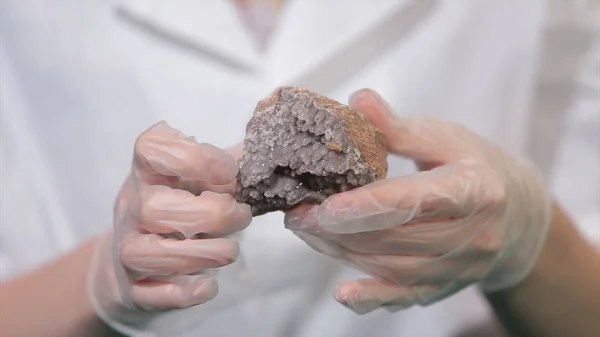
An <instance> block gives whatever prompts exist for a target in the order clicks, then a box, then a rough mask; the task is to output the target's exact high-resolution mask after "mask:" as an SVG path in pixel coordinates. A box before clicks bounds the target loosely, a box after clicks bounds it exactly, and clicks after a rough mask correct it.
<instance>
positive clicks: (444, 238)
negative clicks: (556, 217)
mask: <svg viewBox="0 0 600 337" xmlns="http://www.w3.org/2000/svg"><path fill="white" fill-rule="evenodd" d="M351 105H353V106H354V107H355V108H356V109H358V110H359V111H362V112H363V113H364V114H365V115H367V116H368V117H369V119H370V120H371V122H372V123H373V124H374V125H375V126H377V127H378V128H379V129H380V130H382V132H384V133H385V135H386V136H387V147H388V151H389V152H390V153H393V154H395V155H399V156H403V157H407V158H411V159H413V160H414V161H415V162H416V164H417V166H418V168H419V170H420V172H418V173H415V174H412V175H408V176H400V177H393V178H389V179H385V180H382V181H378V182H376V183H373V184H370V185H367V186H364V187H362V188H358V189H355V190H352V191H348V192H344V193H340V194H337V195H333V196H331V197H330V198H329V199H327V200H326V201H325V202H324V203H322V204H321V205H320V206H307V205H303V206H301V207H298V208H296V209H294V210H292V211H290V212H288V213H287V214H286V219H285V222H286V227H287V228H288V229H290V230H292V231H294V232H295V234H296V235H297V236H298V237H300V238H301V239H302V240H304V241H305V242H306V243H307V244H308V245H309V246H310V247H312V248H313V249H315V250H317V251H319V252H321V253H324V254H326V255H329V256H331V257H334V258H336V259H339V260H341V261H342V262H344V263H346V264H348V265H350V266H352V267H354V268H357V269H359V270H362V271H364V272H366V273H367V274H369V275H371V276H373V277H374V278H373V279H363V280H355V281H351V282H345V283H342V284H341V285H339V286H338V288H337V289H336V291H335V294H334V297H335V298H336V300H337V301H339V302H340V303H342V304H344V305H346V306H347V307H349V308H350V309H352V310H354V311H355V312H357V313H367V312H369V311H372V310H374V309H376V308H379V307H385V308H387V309H388V310H389V311H394V310H399V309H403V308H408V307H410V306H412V305H415V304H418V305H428V304H431V303H433V302H435V301H438V300H440V299H443V298H445V297H447V296H450V295H452V294H454V293H456V292H457V291H459V290H461V289H463V288H464V287H466V286H468V285H471V284H474V283H479V285H480V286H481V287H482V288H483V289H484V290H485V291H494V290H498V289H502V288H507V287H511V286H513V285H515V284H517V283H519V282H520V281H522V280H523V279H524V278H525V277H526V276H527V275H528V273H529V272H530V270H531V268H532V266H533V264H534V262H535V261H536V258H537V256H538V254H539V252H540V250H541V248H542V246H543V244H544V241H545V237H546V232H547V229H548V227H549V224H550V221H551V199H550V197H549V196H548V194H547V192H546V190H545V188H544V182H543V180H542V178H541V176H540V174H539V173H538V170H537V169H536V168H535V167H534V166H533V165H531V164H530V163H528V162H527V161H525V160H522V159H519V158H515V157H512V156H510V155H508V154H506V153H504V152H503V151H502V150H501V149H500V148H498V147H497V146H495V145H493V144H490V143H489V142H487V141H486V140H484V139H482V138H480V137H479V136H477V135H475V134H474V133H472V132H469V131H468V130H466V129H465V128H463V127H461V126H459V125H454V124H450V123H447V122H442V121H439V120H431V119H413V118H399V117H395V116H394V115H393V113H392V111H391V109H390V108H389V106H388V105H387V104H386V103H385V102H384V101H383V100H382V99H381V98H380V97H379V96H378V95H377V94H376V93H374V92H373V91H369V90H364V91H360V92H358V93H357V94H355V95H353V97H352V98H351Z"/></svg>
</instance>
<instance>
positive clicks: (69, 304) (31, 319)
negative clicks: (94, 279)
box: [0, 241, 121, 337]
mask: <svg viewBox="0 0 600 337" xmlns="http://www.w3.org/2000/svg"><path fill="white" fill-rule="evenodd" d="M94 243H95V242H94V241H90V242H88V243H85V244H84V245H82V246H81V247H79V248H77V249H76V250H74V251H72V252H71V253H69V254H67V255H65V256H63V257H62V258H60V259H58V260H56V261H54V262H53V263H50V264H48V265H46V266H44V267H42V268H40V269H38V270H35V271H33V272H31V273H28V274H25V275H23V276H21V277H18V278H16V279H14V280H11V281H10V282H8V283H6V284H2V285H1V286H0V327H2V328H1V329H0V330H1V332H2V333H1V335H2V337H39V336H48V337H75V336H89V337H100V336H103V337H108V336H121V335H120V334H117V333H115V332H112V331H111V329H110V328H109V327H108V326H106V325H105V324H103V323H102V321H101V320H100V319H99V318H98V317H97V316H96V314H95V313H94V309H93V308H92V305H91V303H90V302H89V301H88V297H87V293H86V274H87V266H88V265H89V264H90V261H91V257H92V254H93V251H94Z"/></svg>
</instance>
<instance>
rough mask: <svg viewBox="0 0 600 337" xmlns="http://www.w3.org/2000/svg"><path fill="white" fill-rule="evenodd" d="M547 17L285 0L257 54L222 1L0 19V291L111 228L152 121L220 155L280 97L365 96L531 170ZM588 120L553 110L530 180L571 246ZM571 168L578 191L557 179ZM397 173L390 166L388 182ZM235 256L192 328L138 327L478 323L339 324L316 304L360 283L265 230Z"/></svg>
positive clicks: (539, 10) (465, 7)
mask: <svg viewBox="0 0 600 337" xmlns="http://www.w3.org/2000/svg"><path fill="white" fill-rule="evenodd" d="M546 5H547V4H546V1H544V0H530V1H522V0H502V1H498V0H480V1H473V0H452V1H450V0H448V1H442V0H419V1H408V0H406V1H398V0H377V1H363V0H327V1H323V0H294V1H291V0H290V1H289V3H288V4H287V5H286V9H285V12H284V13H283V17H282V19H281V20H282V21H281V24H280V25H279V29H278V30H277V32H276V34H275V35H274V37H273V40H272V44H271V47H270V48H269V49H268V50H267V51H265V52H264V53H259V52H257V51H256V50H255V49H254V47H253V45H252V44H251V41H252V40H251V39H249V37H248V36H247V33H246V32H245V31H244V28H243V27H242V26H241V24H240V21H239V20H238V18H237V16H236V13H235V10H234V8H233V4H232V3H231V2H230V1H222V0H212V1H198V0H197V1H193V0H173V1H152V0H140V1H134V0H113V1H100V0H96V1H92V0H89V1H77V0H64V1H50V0H38V1H34V0H12V1H10V0H9V1H4V2H2V3H1V4H0V23H1V25H2V27H1V28H2V29H1V34H2V36H1V43H2V50H1V52H2V53H1V57H2V59H1V62H0V64H1V67H2V69H1V74H2V76H0V78H1V80H2V83H1V90H2V114H1V116H2V120H1V123H2V143H1V144H2V148H1V152H0V154H1V155H2V167H1V168H2V171H1V173H2V175H1V178H2V180H1V187H2V189H1V192H2V196H1V200H0V201H1V206H2V208H1V216H2V219H1V223H0V225H1V226H2V228H1V231H0V259H1V260H0V263H1V267H2V269H1V274H2V277H3V279H9V278H11V277H13V276H15V275H18V274H20V273H22V272H25V271H28V270H31V269H33V268H36V267H38V266H40V265H41V264H42V263H45V262H47V261H49V260H51V259H54V258H56V257H58V256H59V255H61V254H63V253H65V252H67V251H69V250H70V249H72V248H73V247H75V246H76V245H77V244H80V243H82V242H83V241H85V240H86V239H89V238H90V237H92V236H94V235H97V234H100V233H102V232H104V231H105V230H107V229H108V228H109V227H110V226H111V207H112V202H113V199H114V196H115V195H116V193H117V190H118V188H119V186H120V184H121V183H122V181H123V179H124V177H125V176H126V174H127V170H128V167H129V164H130V156H131V149H132V144H133V142H134V139H135V137H136V136H137V135H138V134H139V133H140V132H141V131H143V130H144V129H145V128H147V127H148V126H150V125H151V124H153V123H155V122H156V121H158V120H167V121H168V122H169V123H170V124H171V125H173V126H174V127H176V128H179V129H181V130H182V131H183V132H185V133H186V134H188V135H194V136H196V138H197V139H198V140H199V141H201V142H210V143H213V144H215V145H217V146H222V147H224V146H229V145H232V144H234V143H237V142H239V141H240V140H241V139H242V137H243V133H244V126H245V123H246V122H247V121H248V119H249V118H250V116H251V114H252V111H253V108H254V105H255V104H256V102H257V100H258V99H260V98H261V97H263V96H264V95H266V94H268V93H269V92H271V91H272V90H273V88H275V87H276V86H279V85H284V84H285V85H300V86H304V87H307V88H309V89H313V90H316V91H318V92H320V93H322V94H325V95H328V96H330V97H333V98H335V99H338V100H340V101H342V102H345V101H346V100H347V97H348V96H349V95H350V94H351V93H352V92H354V91H355V90H357V89H360V88H363V87H370V88H373V89H375V90H377V91H378V92H380V93H381V94H382V95H383V96H384V97H386V98H387V99H388V100H389V101H390V103H391V104H392V106H393V107H394V108H395V109H396V110H397V111H398V112H399V113H410V114H417V115H428V116H433V117H440V118H444V119H448V120H453V121H457V122H460V123H463V124H465V125H466V126H467V127H469V128H470V129H472V130H474V131H476V132H478V133H480V134H483V135H484V136H486V137H487V138H488V139H490V140H492V141H495V142H498V143H501V144H502V145H503V146H505V147H506V148H508V149H509V150H510V151H513V152H515V153H519V154H527V153H530V152H532V151H531V149H530V147H531V144H532V142H531V140H530V139H529V135H530V134H531V133H532V132H533V131H532V129H533V128H534V127H535V126H536V125H538V124H539V122H538V121H539V119H540V118H542V119H544V118H545V116H543V115H539V113H540V112H539V111H537V110H536V107H537V106H539V104H536V103H535V102H536V97H541V94H540V93H539V92H540V90H539V88H541V87H543V86H542V85H540V82H539V79H540V78H541V77H540V76H537V75H536V70H537V69H538V62H539V59H540V54H542V51H543V50H544V48H543V47H544V44H543V42H544V36H546V35H548V34H546V33H548V31H547V30H545V27H547V21H548V20H547V15H546V14H547V13H548V12H547V6H546ZM578 32H579V31H578ZM583 35H585V34H583ZM586 46H587V45H586ZM586 48H587V47H586ZM559 49H560V48H559ZM594 71H595V72H596V73H594ZM572 72H573V73H574V71H572ZM592 73H593V74H595V75H597V69H595V70H593V72H592ZM561 76H563V75H561ZM565 76H566V75H564V76H563V77H565ZM563 77H560V76H559V77H558V79H557V78H556V77H555V78H553V79H552V80H554V81H558V82H560V83H562V84H564V83H563V82H564V81H563ZM565 78H566V77H565ZM591 80H592V81H597V77H592V79H591ZM561 81H563V82H561ZM550 82H551V81H550ZM560 83H559V84H560ZM565 83H566V82H565ZM588 87H590V88H592V89H594V90H597V89H598V84H597V83H595V82H593V83H591V84H589V85H588ZM587 90H588V91H589V90H590V89H589V88H588V89H587ZM597 92H598V91H595V92H592V93H589V94H588V95H591V97H594V95H597ZM554 96H556V95H554ZM595 103H597V102H592V103H589V105H590V106H591V108H590V106H588V107H587V108H585V107H583V108H581V107H580V108H579V110H580V112H578V110H577V109H570V110H569V111H570V112H569V114H571V115H572V116H571V117H573V118H571V119H570V122H568V123H566V125H568V127H567V128H565V132H563V134H564V135H566V136H570V137H571V138H570V139H572V140H571V141H572V142H575V143H574V144H571V146H570V147H564V146H567V145H568V141H567V142H562V143H560V146H558V145H557V146H553V149H552V150H551V151H550V152H551V153H553V155H552V156H551V158H560V159H562V160H563V162H562V163H565V162H566V163H567V165H566V166H565V165H564V164H560V163H559V164H558V165H550V164H553V161H551V163H550V164H549V165H547V167H545V169H546V172H547V174H548V176H549V177H552V179H553V181H556V182H557V183H555V186H557V187H556V188H555V190H557V191H559V192H560V193H559V195H558V197H559V198H560V199H561V200H563V201H564V203H565V204H568V205H571V206H572V210H573V213H576V214H575V215H576V216H581V217H582V218H584V217H585V218H586V219H587V221H588V222H590V221H591V222H590V223H592V226H587V227H586V228H591V227H594V225H595V224H594V221H595V220H596V219H597V218H594V217H595V216H597V214H598V200H599V199H598V194H599V193H598V191H597V189H596V190H594V188H596V187H597V186H598V182H599V178H598V152H594V151H598V147H597V145H598V144H597V140H598V133H597V132H594V131H593V130H592V131H590V132H589V135H587V136H588V137H587V138H586V139H587V142H588V143H586V144H584V143H582V142H584V141H585V140H579V141H578V140H577V139H578V138H576V137H579V136H582V133H581V132H580V131H578V130H579V128H580V127H581V125H582V124H583V126H584V127H586V126H587V127H588V128H593V127H594V125H596V126H597V125H599V123H598V114H597V112H598V109H597V105H596V106H594V104H595ZM538 110H539V109H538ZM563 110H564V111H567V110H568V109H566V108H565V109H563ZM536 111H537V112H536ZM564 111H563V114H561V115H560V116H563V115H564ZM581 111H584V112H581ZM590 111H591V112H590ZM536 113H537V114H538V115H536ZM532 116H533V117H532ZM540 116H541V117H540ZM532 118H535V120H534V121H532ZM559 119H560V118H559ZM594 123H595V124H594ZM560 124H561V125H563V124H565V123H562V122H561V123H560ZM596 131H597V129H596ZM590 137H591V138H590ZM593 137H596V138H595V139H592V138H593ZM590 139H592V141H590ZM565 144H567V145H565ZM561 146H563V147H561ZM594 146H596V147H595V148H594ZM537 149H538V148H536V149H534V150H535V151H537ZM579 150H580V151H579ZM535 151H533V152H535ZM552 151H554V152H552ZM578 151H579V152H578ZM585 151H587V152H585ZM584 154H585V155H586V156H587V160H589V162H588V163H586V165H587V166H588V167H587V168H586V169H587V170H588V171H585V176H584V175H583V174H582V173H583V172H584V171H579V170H582V169H583V168H581V167H579V165H576V166H577V167H573V166H569V165H568V163H569V162H570V161H576V160H577V161H579V160H581V161H583V160H585V159H583V158H581V156H583V155H584ZM534 157H535V156H534ZM573 158H575V159H573ZM594 165H595V166H594ZM594 169H595V170H596V171H594ZM411 170H412V166H411V165H410V164H409V163H407V162H405V161H402V160H397V159H394V160H392V161H391V169H390V174H391V175H397V174H402V173H406V172H409V171H411ZM556 177H558V178H556ZM561 177H562V178H561ZM561 179H563V180H561ZM565 181H566V182H567V183H565ZM594 184H595V185H594ZM573 186H577V189H573ZM581 194H584V196H583V197H581ZM582 198H583V200H584V201H581V200H580V199H582ZM582 203H583V204H582ZM594 203H595V204H594ZM582 205H584V206H582ZM590 219H591V220H590ZM582 221H583V220H582ZM588 232H590V233H592V234H593V230H592V231H588ZM240 246H241V257H240V260H239V261H238V262H236V263H235V264H234V265H232V266H229V267H227V268H223V269H222V270H221V271H220V273H221V274H220V276H219V283H220V294H219V296H218V297H217V299H216V300H214V301H212V302H210V303H208V304H205V305H202V306H199V307H196V308H194V309H193V310H194V311H193V314H192V315H193V316H192V317H191V318H190V316H184V315H182V313H181V312H174V313H170V314H168V315H166V316H165V317H164V321H157V322H154V323H152V324H154V325H155V326H160V325H161V324H163V323H164V322H166V321H169V324H168V325H167V324H164V325H163V329H164V331H167V332H166V335H169V336H175V337H177V336H219V337H220V336H260V337H281V336H290V337H294V336H303V337H321V336H327V337H337V336H339V337H342V336H344V337H345V336H352V337H354V336H356V337H361V336H365V337H366V336H382V337H385V336H419V337H427V336H463V335H467V334H468V331H473V329H475V328H478V327H479V325H481V324H483V323H485V322H486V320H489V319H491V314H490V309H489V308H488V306H487V305H486V304H485V302H484V301H483V300H482V299H481V298H480V297H479V295H478V294H477V292H476V291H475V290H474V289H472V288H470V289H467V290H465V291H463V292H461V293H459V294H457V295H455V296H453V297H452V298H449V299H447V300H445V301H442V302H441V303H438V304H435V305H432V306H430V307H427V308H413V309H410V310H406V311H403V312H399V313H395V314H390V313H387V312H375V313H373V314H370V315H366V316H360V317H359V316H356V315H354V314H353V313H351V312H350V311H349V310H347V309H345V308H343V307H342V306H340V305H339V304H337V303H335V302H334V301H333V299H332V298H331V293H332V291H333V289H334V287H335V284H336V283H338V282H339V281H341V280H349V279H352V278H356V277H359V276H364V275H362V274H361V273H359V272H357V271H353V270H350V269H348V268H346V267H343V266H341V265H340V264H338V263H337V262H335V261H333V260H331V259H329V258H326V257H323V256H321V255H319V254H317V253H315V252H313V251H311V250H310V249H309V248H308V247H306V246H305V245H304V244H303V243H302V242H301V241H300V240H298V239H297V238H296V237H295V236H293V235H292V234H291V233H289V232H288V231H286V230H285V229H284V228H283V225H282V216H281V214H272V215H268V216H264V217H260V218H258V219H256V221H254V223H253V224H252V225H251V226H250V227H249V228H248V230H246V231H245V232H244V233H243V236H242V238H241V240H240ZM178 318H180V319H178ZM161 322H162V323H161ZM190 324H191V325H192V326H194V329H191V330H190V328H189V326H190ZM176 326H181V327H182V329H183V330H187V334H186V333H183V332H181V333H179V332H175V331H174V330H173V329H174V328H175V327H176ZM184 326H185V327H184ZM485 334H486V335H489V336H493V334H494V332H491V331H490V332H486V333H485Z"/></svg>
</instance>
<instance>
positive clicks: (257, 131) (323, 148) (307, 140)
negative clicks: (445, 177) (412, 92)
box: [236, 87, 387, 216]
mask: <svg viewBox="0 0 600 337" xmlns="http://www.w3.org/2000/svg"><path fill="white" fill-rule="evenodd" d="M386 155H387V153H386V150H385V138H384V136H383V134H382V133H381V132H380V131H379V130H377V129H376V128H375V127H373V126H372V125H371V124H370V122H369V121H368V119H367V118H366V117H364V116H363V115H362V114H360V113H358V112H357V111H355V110H353V109H351V108H350V107H348V106H345V105H343V104H340V103H338V102H336V101H333V100H331V99H329V98H326V97H323V96H320V95H318V94H316V93H313V92H310V91H308V90H304V89H300V88H295V87H282V88H278V89H277V90H275V91H274V92H273V94H271V95H270V96H269V97H267V98H265V99H263V100H262V101H260V102H259V103H258V105H257V106H256V111H255V115H254V117H253V118H252V119H251V120H250V122H249V123H248V125H247V127H246V138H245V140H244V152H243V156H242V158H241V159H240V162H239V166H240V172H239V174H238V181H237V187H236V199H237V200H238V201H240V202H243V203H247V204H249V205H250V206H251V208H252V214H253V215H254V216H257V215H261V214H265V213H267V212H272V211H277V210H287V209H290V208H292V207H294V206H296V205H298V204H300V203H313V204H314V203H321V202H322V201H324V200H325V199H326V198H327V197H329V196H330V195H332V194H335V193H339V192H343V191H347V190H350V189H353V188H356V187H360V186H363V185H366V184H368V183H371V182H374V181H375V180H379V179H383V178H385V175H386V174H387V161H386Z"/></svg>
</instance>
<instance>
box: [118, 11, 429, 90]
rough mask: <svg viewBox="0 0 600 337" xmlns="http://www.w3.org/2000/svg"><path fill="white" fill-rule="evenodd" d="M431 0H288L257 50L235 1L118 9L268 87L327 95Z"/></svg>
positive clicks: (418, 15) (403, 29)
mask: <svg viewBox="0 0 600 337" xmlns="http://www.w3.org/2000/svg"><path fill="white" fill-rule="evenodd" d="M434 2H436V0H419V1H411V0H377V1H364V0H330V1H329V0H328V1H323V0H287V1H286V3H285V5H284V9H283V12H282V14H281V18H280V21H279V23H278V26H277V29H276V31H275V33H274V35H273V36H272V37H271V40H270V44H269V46H268V47H267V50H266V51H265V52H264V53H262V54H261V53H260V52H259V51H258V49H257V48H256V47H255V45H254V44H253V39H252V38H251V37H250V36H249V33H248V32H247V30H246V29H245V27H244V26H243V24H242V23H241V20H240V19H239V16H238V13H237V11H236V8H235V4H234V2H233V0H203V1H200V0H171V1H154V0H119V5H118V12H119V13H120V15H121V17H123V18H125V19H126V20H128V21H130V22H132V23H135V24H136V25H137V26H139V27H142V28H145V29H146V30H148V31H151V32H152V33H154V34H155V35H161V36H162V37H164V38H166V39H167V40H171V41H170V42H175V43H176V44H178V45H179V46H180V47H185V48H186V49H191V50H193V51H195V52H197V53H199V54H203V55H202V56H204V57H206V56H209V57H212V58H213V59H214V60H215V61H219V62H220V63H222V64H226V65H228V66H230V67H233V68H237V69H239V70H246V71H250V72H255V73H257V74H260V75H261V76H262V77H261V78H262V79H263V81H262V85H264V86H265V88H271V90H272V88H273V87H276V86H279V85H298V86H303V87H306V88H309V89H312V90H315V91H317V92H321V93H324V94H326V93H328V92H329V91H330V90H331V89H332V88H333V87H335V85H336V84H337V83H340V81H343V80H344V79H345V78H344V77H347V76H350V75H351V73H352V71H353V70H357V69H359V68H360V67H361V66H364V65H365V63H366V62H367V61H368V60H370V59H372V58H373V57H374V54H376V53H380V52H381V51H382V50H383V49H384V48H386V47H387V46H388V45H390V44H392V43H393V42H394V41H393V40H394V39H397V38H398V37H399V36H401V35H402V33H404V32H406V31H407V30H408V28H409V27H412V26H414V23H415V22H418V21H419V20H421V19H422V18H423V17H424V16H425V14H426V13H428V12H430V9H431V8H432V6H431V5H432V3H434ZM399 14H402V15H403V16H399ZM348 56H351V57H348ZM323 69H328V70H329V72H327V73H326V74H325V73H323ZM324 75H326V76H324Z"/></svg>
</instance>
